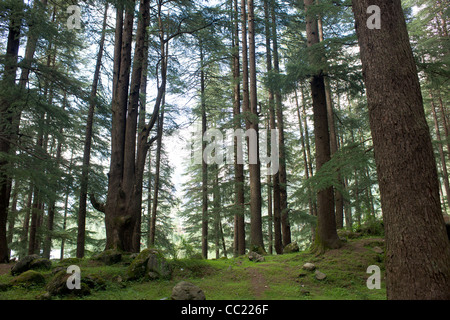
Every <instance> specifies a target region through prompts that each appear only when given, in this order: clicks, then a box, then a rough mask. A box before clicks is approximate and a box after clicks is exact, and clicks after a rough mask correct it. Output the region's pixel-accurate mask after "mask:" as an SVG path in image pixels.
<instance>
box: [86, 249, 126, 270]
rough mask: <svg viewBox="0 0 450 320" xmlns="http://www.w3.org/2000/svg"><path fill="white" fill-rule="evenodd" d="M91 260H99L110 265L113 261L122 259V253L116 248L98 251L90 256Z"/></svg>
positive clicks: (116, 261)
mask: <svg viewBox="0 0 450 320" xmlns="http://www.w3.org/2000/svg"><path fill="white" fill-rule="evenodd" d="M92 259H93V260H100V261H102V262H103V263H104V264H106V265H108V266H109V265H112V264H115V263H118V262H120V261H121V260H122V253H121V252H119V251H117V250H113V249H110V250H105V251H103V252H102V253H99V254H98V255H96V256H94V257H93V258H92Z"/></svg>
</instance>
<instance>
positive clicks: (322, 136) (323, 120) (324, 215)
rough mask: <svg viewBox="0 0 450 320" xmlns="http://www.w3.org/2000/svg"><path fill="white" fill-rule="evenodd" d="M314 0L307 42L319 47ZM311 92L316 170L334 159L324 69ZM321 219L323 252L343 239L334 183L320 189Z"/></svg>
mask: <svg viewBox="0 0 450 320" xmlns="http://www.w3.org/2000/svg"><path fill="white" fill-rule="evenodd" d="M313 3H314V1H311V0H304V4H305V14H306V34H307V44H308V48H310V49H311V48H318V46H317V44H318V43H319V32H318V26H317V18H316V17H315V16H314V15H313V14H311V13H310V9H311V6H312V5H313ZM310 56H311V62H312V64H313V65H319V63H318V55H317V54H316V55H313V53H312V51H310ZM319 59H320V57H319ZM311 93H312V100H313V113H314V136H315V144H316V170H320V168H322V166H323V165H324V164H325V163H327V162H328V161H329V160H330V134H329V131H328V115H327V103H326V94H325V84H324V75H323V73H322V70H316V72H315V74H314V75H313V76H312V79H311ZM317 219H318V221H317V232H316V238H315V246H316V249H317V250H318V251H319V252H320V251H323V250H324V249H327V248H338V247H339V246H340V240H339V237H338V235H337V232H336V220H335V214H334V194H333V187H327V188H326V189H323V190H320V191H318V193H317Z"/></svg>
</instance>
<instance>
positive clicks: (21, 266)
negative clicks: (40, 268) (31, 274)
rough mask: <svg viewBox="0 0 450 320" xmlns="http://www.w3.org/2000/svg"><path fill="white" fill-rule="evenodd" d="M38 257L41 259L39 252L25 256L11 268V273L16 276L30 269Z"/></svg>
mask: <svg viewBox="0 0 450 320" xmlns="http://www.w3.org/2000/svg"><path fill="white" fill-rule="evenodd" d="M37 259H39V256H38V255H37V254H32V255H28V256H25V257H23V258H22V259H20V260H19V261H18V262H17V263H16V264H15V265H14V266H13V267H12V268H11V274H12V275H13V276H14V275H18V274H21V273H22V272H25V271H28V270H30V265H31V263H32V262H33V261H34V260H37Z"/></svg>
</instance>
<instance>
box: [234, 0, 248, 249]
mask: <svg viewBox="0 0 450 320" xmlns="http://www.w3.org/2000/svg"><path fill="white" fill-rule="evenodd" d="M232 6H233V10H232V19H233V26H232V28H233V33H232V47H233V48H232V50H233V51H232V59H233V63H232V71H233V121H234V129H235V130H239V129H241V122H242V119H241V85H240V76H241V72H240V59H239V7H238V1H237V0H232ZM237 139H238V138H237V137H236V138H235V141H234V171H235V178H234V181H235V197H236V198H235V205H236V209H235V210H236V212H235V214H234V254H235V255H243V254H245V221H244V219H245V217H244V212H245V208H244V164H243V159H239V155H242V144H241V143H240V142H238V140H237Z"/></svg>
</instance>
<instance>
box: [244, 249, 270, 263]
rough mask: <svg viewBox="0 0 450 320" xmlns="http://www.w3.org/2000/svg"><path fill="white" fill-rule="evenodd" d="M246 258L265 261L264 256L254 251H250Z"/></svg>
mask: <svg viewBox="0 0 450 320" xmlns="http://www.w3.org/2000/svg"><path fill="white" fill-rule="evenodd" d="M248 260H250V261H255V262H263V261H266V259H265V258H264V256H262V255H260V254H259V253H256V252H254V251H250V252H249V253H248Z"/></svg>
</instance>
